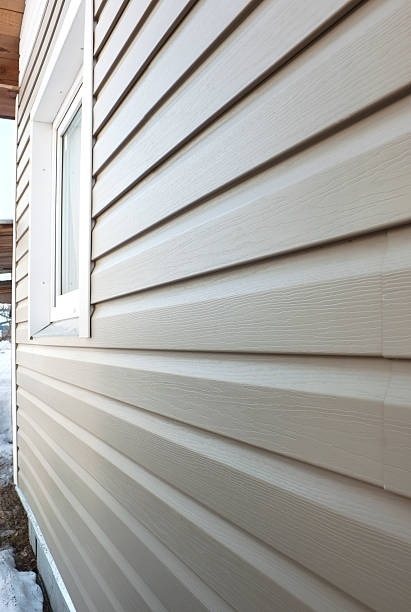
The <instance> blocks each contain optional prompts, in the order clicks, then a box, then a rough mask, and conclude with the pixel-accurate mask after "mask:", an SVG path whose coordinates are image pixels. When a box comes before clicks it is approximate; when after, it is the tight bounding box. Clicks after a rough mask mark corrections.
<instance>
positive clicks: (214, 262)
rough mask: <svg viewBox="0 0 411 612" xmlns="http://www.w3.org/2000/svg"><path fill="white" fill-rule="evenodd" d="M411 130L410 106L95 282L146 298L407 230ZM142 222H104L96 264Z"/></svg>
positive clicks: (167, 233) (127, 250)
mask: <svg viewBox="0 0 411 612" xmlns="http://www.w3.org/2000/svg"><path fill="white" fill-rule="evenodd" d="M410 125H411V107H410V100H409V98H406V99H405V100H402V101H401V102H399V103H397V104H393V105H391V106H389V107H388V108H387V109H384V110H383V111H381V112H379V113H375V114H374V115H372V116H371V117H369V118H367V119H366V120H364V121H362V122H360V124H356V125H355V126H353V127H351V128H349V129H347V130H344V131H343V132H341V133H339V134H337V135H335V136H334V137H332V138H329V139H327V140H325V141H323V142H321V143H320V144H318V145H316V146H315V147H312V148H311V149H309V150H308V151H304V152H303V153H301V154H300V155H296V156H294V157H293V158H292V159H291V160H289V161H286V162H284V163H283V164H279V165H278V166H276V167H275V168H274V169H270V170H268V171H266V172H264V173H263V174H259V175H258V176H257V177H255V178H254V179H251V180H250V181H247V183H245V184H241V186H239V187H236V188H233V189H232V190H230V191H228V192H227V193H225V194H222V195H220V196H218V197H216V198H214V200H211V201H209V202H207V203H206V204H203V205H202V206H199V207H197V208H195V209H194V210H192V211H189V212H188V213H186V214H185V215H180V216H179V217H178V218H177V219H175V220H172V221H170V222H169V223H168V224H167V225H162V226H161V227H160V228H158V229H157V230H155V231H152V232H151V233H149V234H147V235H146V236H142V237H140V239H139V240H137V241H135V242H131V243H129V244H127V245H126V246H125V247H123V248H122V249H120V250H117V251H116V252H115V253H110V254H109V255H108V256H107V257H106V258H104V259H102V260H100V261H98V262H97V267H96V269H95V270H94V272H93V276H94V282H95V283H98V279H99V278H101V277H102V278H105V282H106V283H107V284H108V285H110V284H111V283H112V284H113V285H115V284H116V283H118V282H119V279H121V278H123V284H125V285H127V286H128V287H134V288H138V289H141V288H146V287H150V286H155V285H158V284H161V283H162V282H170V281H173V280H178V279H180V278H184V277H187V276H190V275H195V274H199V273H203V272H209V271H211V270H216V269H219V268H223V267H226V266H229V265H234V264H235V265H237V264H239V263H242V262H246V261H248V260H253V259H257V258H262V257H267V256H269V255H277V254H279V253H283V252H285V251H291V250H295V249H299V248H306V247H308V246H312V245H315V244H318V243H319V242H321V241H326V240H333V239H334V240H335V239H341V238H344V237H347V236H349V235H352V234H354V233H360V232H365V231H375V230H376V229H379V228H381V227H383V226H388V225H394V224H398V223H403V222H407V221H409V220H410V218H411V207H410V198H411V179H410V172H409V168H410V166H411V131H410V129H409V126H410ZM371 183H372V185H373V189H372V191H370V184H371ZM387 201H389V202H390V205H389V206H387ZM131 213H132V214H131ZM137 216H138V215H135V210H133V212H132V211H131V209H128V208H127V210H124V207H123V206H122V205H121V203H119V204H118V205H116V206H112V207H110V208H109V209H108V210H107V211H106V212H105V213H103V214H102V215H101V216H100V217H99V218H98V219H97V223H96V226H95V228H94V230H93V258H95V259H96V258H99V257H101V255H102V254H104V253H105V252H107V251H110V250H111V249H113V248H114V247H116V246H117V245H119V244H120V245H121V244H122V243H123V242H125V241H127V240H129V239H130V238H132V236H133V231H134V229H135V219H136V217H137ZM130 268H132V270H133V271H134V275H135V276H136V277H137V278H138V283H137V285H135V284H134V285H133V281H132V280H131V278H132V277H131V278H130Z"/></svg>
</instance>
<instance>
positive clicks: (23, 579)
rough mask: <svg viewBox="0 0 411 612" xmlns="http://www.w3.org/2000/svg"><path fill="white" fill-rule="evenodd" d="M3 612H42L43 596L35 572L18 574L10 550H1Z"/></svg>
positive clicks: (0, 600)
mask: <svg viewBox="0 0 411 612" xmlns="http://www.w3.org/2000/svg"><path fill="white" fill-rule="evenodd" d="M0 610H1V612H42V610H43V594H42V592H41V589H40V587H39V585H38V584H37V583H36V574H35V573H34V572H18V571H17V570H16V568H15V567H14V557H13V552H12V550H11V549H10V548H8V549H6V550H0Z"/></svg>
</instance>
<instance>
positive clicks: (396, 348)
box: [383, 225, 411, 358]
mask: <svg viewBox="0 0 411 612" xmlns="http://www.w3.org/2000/svg"><path fill="white" fill-rule="evenodd" d="M383 322H384V323H383V333H384V336H383V351H384V356H385V357H394V358H395V357H402V358H411V225H408V226H406V227H404V228H401V229H398V230H392V231H390V232H388V246H387V253H386V256H385V259H384V301H383Z"/></svg>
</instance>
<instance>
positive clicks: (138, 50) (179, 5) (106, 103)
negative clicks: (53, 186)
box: [94, 0, 193, 130]
mask: <svg viewBox="0 0 411 612" xmlns="http://www.w3.org/2000/svg"><path fill="white" fill-rule="evenodd" d="M192 4H193V0H174V2H166V3H164V2H160V3H158V4H157V5H156V6H155V8H154V10H153V11H152V13H151V14H150V18H149V19H148V20H147V21H146V22H145V23H144V25H143V27H142V28H141V30H140V32H139V34H138V37H137V39H136V43H135V44H134V45H132V46H130V47H129V48H128V49H127V51H126V52H125V53H124V54H123V56H122V57H121V60H120V61H119V62H118V64H117V66H116V70H115V71H114V72H113V73H112V74H111V75H110V76H109V77H108V79H107V80H106V81H105V84H104V89H103V90H102V91H101V92H100V94H99V95H98V96H97V100H96V103H95V105H94V129H95V130H97V129H98V128H99V127H101V125H102V122H103V121H104V120H106V119H107V117H108V116H109V114H110V113H111V112H112V111H113V109H114V108H115V107H116V105H117V104H118V103H119V101H120V100H121V99H122V98H123V97H124V95H125V94H126V93H127V90H128V89H129V88H130V87H131V86H132V85H133V83H134V82H135V80H136V79H137V78H138V75H139V74H140V73H142V72H143V70H144V69H145V68H146V67H147V65H148V64H149V62H150V60H151V59H152V58H153V57H154V56H155V54H156V53H157V52H158V50H159V49H160V48H161V46H162V45H163V44H164V43H165V41H166V40H167V38H168V37H169V36H170V35H171V34H172V32H173V31H174V29H175V28H176V27H177V26H178V24H179V23H180V21H181V20H182V19H183V18H184V16H185V14H186V13H187V11H188V10H189V9H190V7H191V6H192Z"/></svg>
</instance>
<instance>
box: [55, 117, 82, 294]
mask: <svg viewBox="0 0 411 612" xmlns="http://www.w3.org/2000/svg"><path fill="white" fill-rule="evenodd" d="M62 151H63V159H62V176H61V178H62V185H61V261H60V263H61V278H60V287H61V293H62V294H64V293H68V292H69V291H74V290H75V289H78V266H79V257H78V253H79V245H78V242H79V212H80V151H81V108H79V110H78V111H77V113H76V114H75V116H74V117H73V119H72V121H71V123H70V125H69V126H68V128H67V130H66V131H65V132H64V134H63V136H62Z"/></svg>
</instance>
